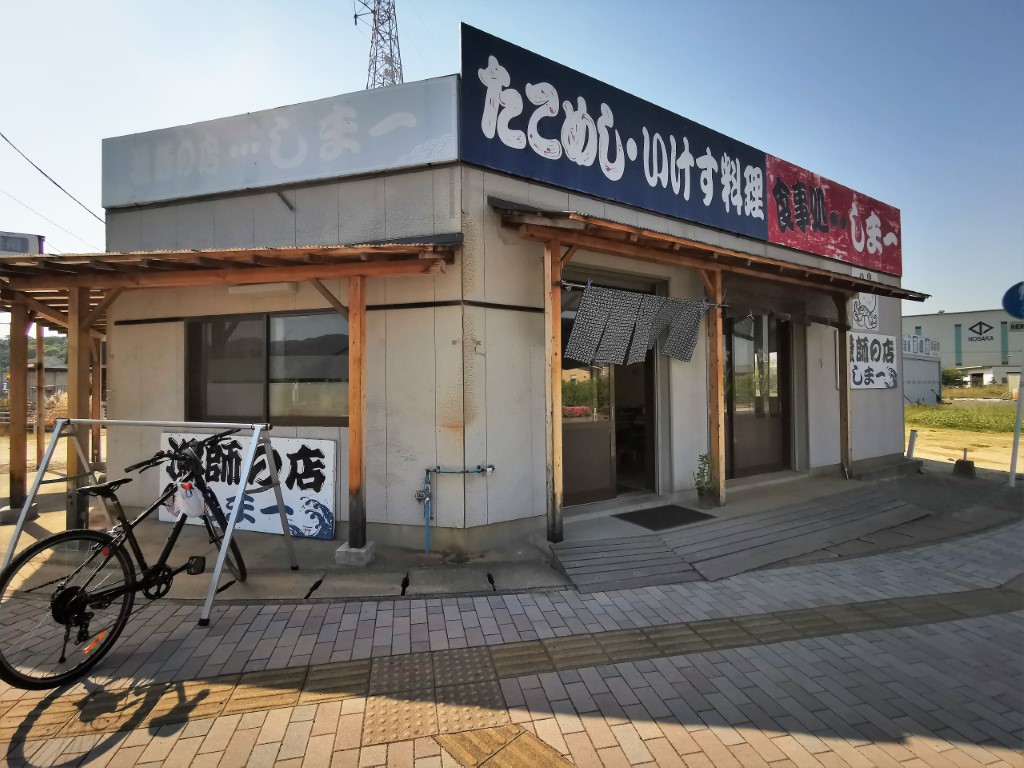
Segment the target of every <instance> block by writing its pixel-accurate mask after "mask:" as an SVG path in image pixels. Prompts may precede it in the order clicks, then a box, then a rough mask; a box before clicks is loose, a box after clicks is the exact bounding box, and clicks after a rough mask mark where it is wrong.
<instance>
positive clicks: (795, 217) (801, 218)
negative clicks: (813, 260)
mask: <svg viewBox="0 0 1024 768" xmlns="http://www.w3.org/2000/svg"><path fill="white" fill-rule="evenodd" d="M767 166H768V169H767V170H768V179H767V185H766V186H767V187H768V190H767V191H768V194H767V198H768V240H769V242H772V243H775V244H777V245H785V246H788V247H790V248H796V249H798V250H801V251H807V252H809V253H815V254H818V255H819V256H825V257H827V258H830V259H838V260H839V261H845V262H847V263H849V264H854V265H856V266H859V267H864V268H865V269H869V270H872V271H878V272H887V273H889V274H891V275H902V274H903V244H902V239H903V238H902V233H901V231H900V212H899V209H897V208H893V207H892V206H891V205H886V204H885V203H880V202H879V201H878V200H875V199H874V198H871V197H867V196H866V195H862V194H860V193H859V192H855V191H854V190H852V189H850V188H849V187H844V186H843V185H842V184H836V183H835V182H834V181H829V180H828V179H826V178H824V177H822V176H819V175H818V174H816V173H811V172H810V171H807V170H804V169H803V168H800V167H798V166H795V165H793V164H792V163H787V162H786V161H785V160H780V159H779V158H777V157H773V156H772V155H768V156H767Z"/></svg>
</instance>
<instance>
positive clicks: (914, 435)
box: [907, 429, 917, 459]
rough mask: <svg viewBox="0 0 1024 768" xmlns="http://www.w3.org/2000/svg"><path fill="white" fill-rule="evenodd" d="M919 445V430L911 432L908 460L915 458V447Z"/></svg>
mask: <svg viewBox="0 0 1024 768" xmlns="http://www.w3.org/2000/svg"><path fill="white" fill-rule="evenodd" d="M916 444H917V430H916V429H912V430H910V444H909V445H907V458H908V459H912V458H914V446H915V445H916Z"/></svg>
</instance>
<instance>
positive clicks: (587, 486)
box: [562, 361, 616, 504]
mask: <svg viewBox="0 0 1024 768" xmlns="http://www.w3.org/2000/svg"><path fill="white" fill-rule="evenodd" d="M565 364H566V365H577V367H575V368H563V369H562V488H563V491H562V492H563V499H564V503H565V504H585V503H587V502H590V501H600V500H601V499H611V498H614V497H615V495H616V481H615V477H616V472H615V407H614V405H613V403H614V393H613V390H614V376H613V373H612V369H613V367H614V366H610V365H605V366H600V365H578V364H575V363H573V362H572V361H565Z"/></svg>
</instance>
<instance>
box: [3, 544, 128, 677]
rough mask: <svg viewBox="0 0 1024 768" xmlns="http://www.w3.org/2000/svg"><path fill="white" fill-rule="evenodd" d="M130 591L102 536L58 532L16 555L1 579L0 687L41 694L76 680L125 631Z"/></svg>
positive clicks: (118, 551) (115, 552) (120, 557)
mask: <svg viewBox="0 0 1024 768" xmlns="http://www.w3.org/2000/svg"><path fill="white" fill-rule="evenodd" d="M134 585H135V568H134V566H133V564H132V561H131V559H130V558H129V556H128V554H127V553H126V552H125V551H124V549H122V548H121V547H117V546H115V545H114V540H113V538H112V537H111V536H110V535H109V534H107V533H101V532H99V531H85V530H82V531H65V532H63V533H58V534H56V535H54V536H50V537H49V538H46V539H43V540H42V541H38V542H36V543H35V544H33V545H32V546H30V547H29V548H28V549H26V550H25V551H23V552H21V553H20V554H19V555H17V556H16V557H15V558H14V559H13V560H12V561H11V563H10V565H8V566H7V568H6V569H4V571H3V572H0V679H2V680H4V681H5V682H6V683H8V684H10V685H12V686H14V687H16V688H25V689H28V690H40V689H44V688H57V687H59V686H61V685H64V684H65V683H68V682H71V681H73V680H76V679H78V678H80V677H83V676H84V675H85V673H86V672H87V671H88V670H89V669H91V668H92V667H93V666H95V665H96V664H97V663H98V662H99V661H100V659H102V658H103V657H104V656H105V655H106V654H107V652H108V651H109V650H110V649H111V647H113V645H114V642H115V641H116V640H117V638H118V636H120V634H121V631H122V630H123V629H124V626H125V624H126V623H127V621H128V617H129V616H130V615H131V611H132V605H133V603H134V601H135V593H134V592H133V591H132V587H134ZM120 588H126V589H123V591H122V590H121V589H120Z"/></svg>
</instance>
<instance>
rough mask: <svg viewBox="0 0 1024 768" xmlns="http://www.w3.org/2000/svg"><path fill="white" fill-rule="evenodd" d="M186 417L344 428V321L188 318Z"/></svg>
mask: <svg viewBox="0 0 1024 768" xmlns="http://www.w3.org/2000/svg"><path fill="white" fill-rule="evenodd" d="M186 356H187V365H188V374H187V380H188V387H187V393H186V403H187V418H188V419H189V420H191V421H254V422H270V423H271V424H280V425H282V426H287V425H293V426H296V425H301V426H316V425H346V424H348V321H347V320H345V318H343V317H341V316H340V315H338V314H336V313H333V312H331V313H317V314H306V315H247V316H244V317H217V318H208V319H201V320H189V321H188V326H187V350H186Z"/></svg>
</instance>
